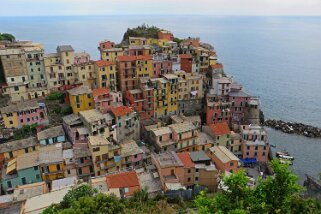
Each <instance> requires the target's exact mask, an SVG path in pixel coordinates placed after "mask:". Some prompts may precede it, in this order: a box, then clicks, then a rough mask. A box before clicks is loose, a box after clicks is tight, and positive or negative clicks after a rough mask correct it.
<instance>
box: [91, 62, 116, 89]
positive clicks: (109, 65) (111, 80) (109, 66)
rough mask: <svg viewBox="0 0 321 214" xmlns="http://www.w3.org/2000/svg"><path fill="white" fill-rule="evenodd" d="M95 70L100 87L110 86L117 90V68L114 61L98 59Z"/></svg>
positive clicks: (109, 87)
mask: <svg viewBox="0 0 321 214" xmlns="http://www.w3.org/2000/svg"><path fill="white" fill-rule="evenodd" d="M95 72H96V77H97V79H96V80H97V87H98V88H108V89H110V90H111V91H117V82H116V74H117V70H116V64H114V62H108V61H104V60H99V61H96V62H95Z"/></svg>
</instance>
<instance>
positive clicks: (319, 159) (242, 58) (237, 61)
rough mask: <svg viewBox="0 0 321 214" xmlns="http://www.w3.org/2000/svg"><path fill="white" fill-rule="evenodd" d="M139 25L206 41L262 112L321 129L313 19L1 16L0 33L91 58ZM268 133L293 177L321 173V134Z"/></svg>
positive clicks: (320, 44)
mask: <svg viewBox="0 0 321 214" xmlns="http://www.w3.org/2000/svg"><path fill="white" fill-rule="evenodd" d="M142 23H146V24H149V25H156V26H158V27H161V28H164V29H168V30H170V31H172V32H173V33H174V34H175V36H177V37H181V38H184V37H188V36H193V37H200V38H201V40H202V41H204V42H208V43H211V44H212V45H214V47H215V49H216V50H217V53H218V56H219V58H220V61H221V62H222V63H223V64H224V66H225V71H226V72H227V73H228V74H231V75H233V76H234V78H235V79H236V80H237V81H238V82H240V83H243V84H244V86H245V88H246V89H247V91H248V92H250V93H251V94H253V95H256V96H260V98H261V103H262V107H263V111H264V113H265V116H266V118H273V119H283V120H287V121H299V122H303V123H307V124H311V125H314V126H319V127H321V17H239V16H168V15H164V16H161V15H157V16H88V17H87V16H80V17H76V16H74V17H10V18H9V17H2V18H0V32H8V33H12V34H14V35H15V36H16V37H17V39H19V40H33V41H34V42H41V43H43V44H44V45H45V51H46V52H47V53H48V52H53V51H55V48H56V46H57V45H60V44H71V45H72V46H73V47H74V48H75V49H76V50H77V51H82V50H85V51H87V52H89V53H90V54H91V56H92V58H93V59H98V58H99V52H98V50H97V45H98V42H99V41H101V40H104V39H109V40H112V41H115V42H120V41H121V38H122V36H123V33H124V32H125V31H126V29H127V28H128V27H134V26H137V25H139V24H142ZM268 132H269V139H270V142H271V143H272V144H276V145H277V147H276V149H275V150H284V149H286V150H287V151H288V152H290V153H291V154H292V155H293V156H294V157H295V162H294V165H293V167H292V168H293V170H294V172H295V173H297V174H298V175H299V177H300V179H301V182H302V181H303V179H304V174H305V173H309V174H312V175H315V176H316V175H317V174H318V173H319V172H321V164H320V163H321V154H320V153H321V139H309V138H305V137H302V136H291V135H287V134H283V133H280V132H278V131H275V130H272V129H268Z"/></svg>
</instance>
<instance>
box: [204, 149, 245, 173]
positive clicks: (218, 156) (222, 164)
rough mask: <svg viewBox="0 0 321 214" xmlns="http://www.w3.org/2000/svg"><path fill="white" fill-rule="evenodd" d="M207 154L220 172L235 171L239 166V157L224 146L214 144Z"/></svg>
mask: <svg viewBox="0 0 321 214" xmlns="http://www.w3.org/2000/svg"><path fill="white" fill-rule="evenodd" d="M208 155H209V156H210V157H211V158H212V161H213V162H214V163H215V166H216V168H217V169H218V170H220V171H221V172H237V171H238V170H239V167H240V163H239V159H238V158H237V157H236V156H235V155H234V154H233V153H232V152H230V151H229V150H228V149H227V148H226V147H225V146H214V147H212V148H210V149H209V152H208Z"/></svg>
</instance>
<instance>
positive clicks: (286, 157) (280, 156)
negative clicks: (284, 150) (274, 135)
mask: <svg viewBox="0 0 321 214" xmlns="http://www.w3.org/2000/svg"><path fill="white" fill-rule="evenodd" d="M277 157H278V158H282V159H286V160H294V157H293V156H290V155H278V156H277Z"/></svg>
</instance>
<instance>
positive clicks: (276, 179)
mask: <svg viewBox="0 0 321 214" xmlns="http://www.w3.org/2000/svg"><path fill="white" fill-rule="evenodd" d="M271 166H272V169H273V171H274V173H275V176H271V177H267V179H265V180H262V179H260V180H259V183H258V185H257V186H256V187H255V188H250V187H248V186H247V182H248V178H247V177H246V175H245V173H244V171H240V172H238V173H236V174H233V175H231V176H228V177H224V184H225V185H226V186H227V188H228V189H227V191H222V192H219V193H218V194H216V195H215V196H214V197H206V194H205V192H202V193H201V194H200V195H199V196H197V198H196V199H195V205H196V207H197V208H198V211H199V213H206V214H207V213H229V214H232V213H233V214H234V213H235V214H236V213H238V214H243V213H244V214H246V213H298V214H299V213H321V206H320V203H319V202H317V201H316V200H315V199H311V198H303V197H302V196H301V195H300V194H299V193H300V191H301V190H302V187H300V186H299V185H298V184H297V180H298V178H297V176H295V175H294V174H293V173H292V172H291V171H290V170H289V169H288V166H287V165H284V164H280V163H279V162H278V161H272V163H271Z"/></svg>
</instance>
